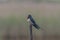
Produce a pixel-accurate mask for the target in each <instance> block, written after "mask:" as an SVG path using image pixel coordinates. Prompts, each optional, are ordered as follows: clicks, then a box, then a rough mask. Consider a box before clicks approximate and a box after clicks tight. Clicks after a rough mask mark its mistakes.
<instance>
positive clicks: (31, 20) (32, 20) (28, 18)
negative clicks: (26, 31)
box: [27, 14, 40, 29]
mask: <svg viewBox="0 0 60 40" xmlns="http://www.w3.org/2000/svg"><path fill="white" fill-rule="evenodd" d="M27 21H28V22H29V23H30V24H31V25H32V26H34V27H35V28H36V29H40V27H39V26H38V25H37V24H36V22H35V20H34V19H33V17H32V15H31V14H29V15H28V17H27Z"/></svg>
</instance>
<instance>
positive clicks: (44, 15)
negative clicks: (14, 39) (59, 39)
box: [0, 0, 60, 40]
mask: <svg viewBox="0 0 60 40" xmlns="http://www.w3.org/2000/svg"><path fill="white" fill-rule="evenodd" d="M30 13H31V15H32V16H33V18H34V19H35V21H36V23H37V24H38V25H39V26H40V27H41V28H43V29H44V30H45V31H46V32H45V33H46V35H47V36H51V37H52V36H53V35H57V36H60V0H6V1H4V0H3V1H0V40H2V39H3V38H1V37H2V36H4V35H7V33H8V32H9V33H10V36H14V35H16V36H17V35H18V36H21V37H22V39H23V38H26V37H27V38H29V24H28V22H27V16H28V14H30ZM33 35H34V36H36V37H38V38H40V37H41V36H43V33H42V30H41V29H40V30H37V29H35V28H34V27H33ZM22 39H21V40H22ZM24 40H26V39H24ZM35 40H40V39H35Z"/></svg>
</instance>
